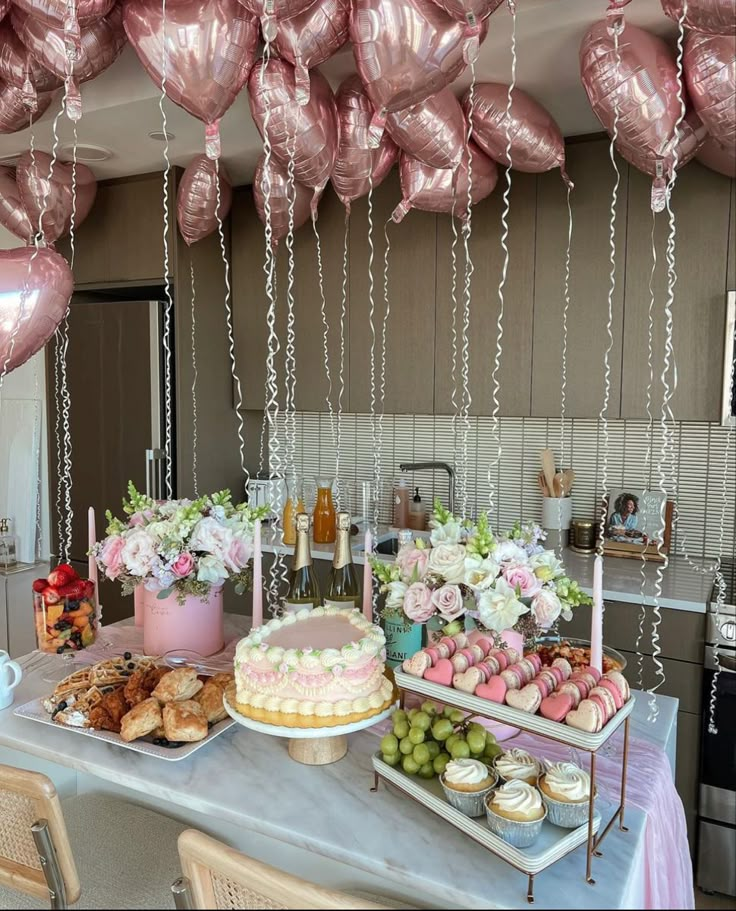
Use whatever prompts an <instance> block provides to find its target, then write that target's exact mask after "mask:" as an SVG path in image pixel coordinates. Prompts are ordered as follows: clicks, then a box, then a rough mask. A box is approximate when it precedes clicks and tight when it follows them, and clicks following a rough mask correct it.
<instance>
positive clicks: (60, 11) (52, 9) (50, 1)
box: [13, 0, 115, 29]
mask: <svg viewBox="0 0 736 911" xmlns="http://www.w3.org/2000/svg"><path fill="white" fill-rule="evenodd" d="M13 3H14V4H15V6H17V7H18V9H22V10H23V12H25V13H28V14H29V15H31V16H33V17H34V19H38V20H39V21H40V22H43V23H44V25H51V26H53V27H54V28H61V29H63V28H64V24H65V22H66V20H67V16H68V7H69V4H68V2H67V0H13ZM114 5H115V0H76V3H75V11H76V14H77V22H78V24H79V25H80V26H82V27H85V26H87V25H92V23H93V22H97V20H98V19H102V17H103V16H106V15H107V14H108V13H109V12H110V10H111V9H112V8H113V6H114Z"/></svg>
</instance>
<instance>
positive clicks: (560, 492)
mask: <svg viewBox="0 0 736 911" xmlns="http://www.w3.org/2000/svg"><path fill="white" fill-rule="evenodd" d="M562 479H563V474H562V472H561V471H558V472H557V474H556V475H555V476H554V478H553V484H554V492H555V496H556V497H564V496H565V491H564V487H563V486H562Z"/></svg>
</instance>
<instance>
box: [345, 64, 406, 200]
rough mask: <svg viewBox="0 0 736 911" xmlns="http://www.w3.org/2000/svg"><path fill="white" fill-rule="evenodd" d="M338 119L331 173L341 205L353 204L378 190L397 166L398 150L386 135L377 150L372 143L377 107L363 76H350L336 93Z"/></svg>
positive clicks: (382, 137) (386, 134)
mask: <svg viewBox="0 0 736 911" xmlns="http://www.w3.org/2000/svg"><path fill="white" fill-rule="evenodd" d="M336 100H337V120H338V127H339V129H338V134H339V136H340V140H339V143H338V146H337V158H336V159H335V167H334V170H333V172H332V186H333V187H334V188H335V192H336V193H337V195H338V197H339V198H340V202H342V204H343V205H344V206H345V207H346V209H347V210H348V211H350V203H351V202H352V201H353V200H354V199H359V198H360V197H361V196H365V195H366V193H368V191H369V189H370V187H371V184H372V185H373V186H374V187H377V186H378V185H379V184H380V183H381V181H382V180H383V179H384V178H385V177H386V175H387V174H388V172H389V171H390V170H391V168H392V167H393V166H394V163H395V161H396V159H397V158H398V156H399V150H398V149H397V148H396V145H395V143H394V141H393V139H391V137H390V136H389V135H388V133H384V134H383V136H381V140H380V142H379V144H378V147H377V148H375V149H374V148H372V147H371V143H370V125H371V119H372V117H373V114H374V113H375V108H374V107H373V105H372V104H371V100H370V98H369V97H368V95H367V93H366V90H365V89H364V88H363V83H362V82H361V81H360V76H357V75H353V76H348V78H347V79H345V81H344V82H343V83H342V84H341V85H340V88H339V89H338V90H337V99H336Z"/></svg>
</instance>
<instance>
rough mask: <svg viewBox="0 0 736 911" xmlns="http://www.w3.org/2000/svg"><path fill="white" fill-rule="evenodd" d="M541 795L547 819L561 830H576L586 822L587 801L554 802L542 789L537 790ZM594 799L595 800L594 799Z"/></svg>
mask: <svg viewBox="0 0 736 911" xmlns="http://www.w3.org/2000/svg"><path fill="white" fill-rule="evenodd" d="M539 793H540V794H541V795H542V801H543V803H544V805H545V807H547V818H548V819H549V821H550V822H551V823H552V824H553V825H555V826H560V828H562V829H577V828H578V827H579V826H584V825H585V824H586V823H587V822H588V807H589V802H588V800H587V799H586V800H583V801H580V802H579V803H570V802H569V801H564V800H555V798H554V797H550V796H549V794H547V793H546V792H545V791H544V790H543V789H542V788H540V789H539ZM594 799H595V798H594Z"/></svg>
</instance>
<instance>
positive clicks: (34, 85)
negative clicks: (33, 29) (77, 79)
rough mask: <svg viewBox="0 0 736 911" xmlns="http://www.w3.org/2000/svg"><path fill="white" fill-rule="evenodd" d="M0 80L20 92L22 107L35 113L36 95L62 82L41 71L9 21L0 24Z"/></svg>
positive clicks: (46, 71)
mask: <svg viewBox="0 0 736 911" xmlns="http://www.w3.org/2000/svg"><path fill="white" fill-rule="evenodd" d="M0 79H3V80H5V82H9V83H10V84H11V85H14V86H16V87H17V88H19V89H22V90H23V92H24V95H25V96H26V107H27V108H28V109H29V110H31V111H35V110H37V109H38V92H51V91H53V90H54V89H57V88H59V86H60V85H62V80H61V79H59V77H58V76H55V75H54V74H53V73H50V72H49V71H48V70H45V69H44V68H43V67H42V66H41V65H40V64H39V63H38V62H37V61H36V60H35V59H34V58H33V57H32V56H31V54H30V53H29V52H28V51H27V50H26V48H25V46H24V45H23V43H22V42H21V40H20V38H19V37H18V36H17V35H16V34H15V31H14V30H13V26H12V25H11V24H10V20H9V19H6V20H5V21H4V22H0Z"/></svg>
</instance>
